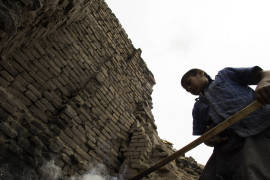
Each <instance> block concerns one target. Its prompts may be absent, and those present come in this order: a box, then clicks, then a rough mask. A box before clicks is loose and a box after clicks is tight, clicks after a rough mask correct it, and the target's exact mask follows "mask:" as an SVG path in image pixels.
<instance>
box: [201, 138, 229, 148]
mask: <svg viewBox="0 0 270 180" xmlns="http://www.w3.org/2000/svg"><path fill="white" fill-rule="evenodd" d="M227 140H228V137H221V136H218V135H217V136H214V137H212V138H211V139H209V140H207V141H205V142H204V144H205V145H207V146H210V147H213V146H216V145H218V144H220V143H223V142H225V141H227Z"/></svg>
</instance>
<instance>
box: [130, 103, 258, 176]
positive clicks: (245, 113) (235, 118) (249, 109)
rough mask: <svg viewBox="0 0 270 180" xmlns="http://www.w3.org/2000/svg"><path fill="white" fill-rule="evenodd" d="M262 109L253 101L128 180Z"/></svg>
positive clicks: (153, 168)
mask: <svg viewBox="0 0 270 180" xmlns="http://www.w3.org/2000/svg"><path fill="white" fill-rule="evenodd" d="M262 107H263V105H262V104H261V103H259V102H258V101H254V102H252V103H250V104H249V105H248V106H246V107H245V108H243V109H242V110H240V111H238V112H236V113H235V114H233V115H232V116H230V117H229V118H227V119H226V120H225V121H223V122H221V123H219V124H218V125H217V126H215V127H213V128H212V129H210V130H208V131H207V132H205V133H204V134H203V135H201V136H200V137H199V138H197V139H195V140H194V141H192V142H191V143H189V144H188V145H186V146H185V147H183V148H182V149H180V150H178V151H176V152H175V153H173V154H172V155H170V156H168V157H166V158H165V159H163V160H161V161H160V162H158V163H157V164H155V165H153V166H152V167H150V168H148V169H146V170H144V171H142V172H141V173H139V174H138V175H136V176H134V177H133V178H131V179H129V180H139V179H141V178H142V177H145V176H147V175H148V174H150V173H152V172H153V171H155V170H157V169H159V168H160V167H162V166H164V165H166V164H168V163H169V162H171V161H173V160H175V159H177V158H178V157H179V156H181V155H184V154H185V153H186V152H188V151H190V150H191V149H193V148H195V147H196V146H198V145H199V144H201V143H203V142H204V141H207V140H209V139H211V138H212V137H214V136H215V135H217V134H218V133H220V132H222V131H223V130H225V129H226V128H228V127H230V126H232V125H233V124H235V123H236V122H238V121H240V120H241V119H243V118H245V117H246V116H248V115H249V114H250V113H252V112H254V111H256V110H258V109H260V108H262Z"/></svg>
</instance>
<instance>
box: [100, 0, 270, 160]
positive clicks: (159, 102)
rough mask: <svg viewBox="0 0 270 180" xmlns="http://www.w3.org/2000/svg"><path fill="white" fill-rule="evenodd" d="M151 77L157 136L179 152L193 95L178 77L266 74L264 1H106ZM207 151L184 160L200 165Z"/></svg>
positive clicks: (268, 45) (267, 5) (268, 34)
mask: <svg viewBox="0 0 270 180" xmlns="http://www.w3.org/2000/svg"><path fill="white" fill-rule="evenodd" d="M105 1H106V2H107V3H108V5H109V7H110V8H111V9H112V11H113V12H114V14H115V15H116V17H117V18H118V19H119V21H120V23H121V24H122V26H123V28H124V29H125V30H126V32H127V34H128V36H129V38H130V39H131V41H132V43H133V45H134V46H135V47H136V48H141V49H142V58H143V59H144V60H145V62H146V63H147V66H148V68H149V69H150V70H151V71H152V73H153V74H154V77H155V79H156V85H155V86H154V92H153V95H152V97H153V103H154V108H153V114H154V117H155V121H156V124H157V127H158V129H157V130H158V134H159V136H160V137H161V138H162V139H166V140H168V141H170V142H172V143H173V144H174V148H176V149H180V148H181V147H183V146H185V145H186V144H188V143H189V142H191V141H192V140H194V139H195V138H197V137H195V136H192V135H191V134H192V117H191V111H192V107H193V103H194V99H195V98H196V97H195V96H192V95H190V94H188V93H187V92H185V90H183V89H182V88H181V86H180V79H181V76H182V75H183V73H185V72H186V71H187V70H189V69H191V68H194V67H196V68H201V69H204V70H205V71H206V72H208V74H210V75H211V76H212V77H214V75H215V74H216V73H217V71H219V70H221V69H222V68H224V67H248V66H254V65H259V66H261V67H262V68H263V69H270V63H269V59H270V51H269V49H270V23H269V19H270V11H269V9H270V2H269V1H267V0H256V1H255V0H226V1H225V0H188V1H187V0H168V1H162V0H136V1H134V0H105ZM211 152H212V148H209V147H207V146H205V145H200V146H199V147H197V148H196V149H194V150H192V151H190V152H189V153H187V154H186V156H192V157H194V158H195V159H196V161H198V162H199V163H201V164H205V163H206V161H207V160H208V158H209V156H210V155H211Z"/></svg>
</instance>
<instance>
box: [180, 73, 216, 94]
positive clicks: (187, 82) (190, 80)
mask: <svg viewBox="0 0 270 180" xmlns="http://www.w3.org/2000/svg"><path fill="white" fill-rule="evenodd" d="M210 79H211V78H210V77H209V75H208V74H206V73H205V72H204V71H203V70H201V69H191V70H189V71H188V72H186V73H185V74H184V75H183V77H182V79H181V85H182V86H183V88H184V89H186V90H187V91H188V92H190V93H191V94H193V95H199V94H200V93H201V92H203V90H204V88H205V87H206V86H207V85H208V84H209V80H210Z"/></svg>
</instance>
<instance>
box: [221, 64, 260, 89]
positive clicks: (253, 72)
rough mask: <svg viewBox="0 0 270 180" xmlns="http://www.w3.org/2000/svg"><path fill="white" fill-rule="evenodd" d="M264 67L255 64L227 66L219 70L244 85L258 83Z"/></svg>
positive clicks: (228, 77)
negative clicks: (246, 66) (235, 66)
mask: <svg viewBox="0 0 270 180" xmlns="http://www.w3.org/2000/svg"><path fill="white" fill-rule="evenodd" d="M261 72H262V68H260V67H259V66H254V67H250V68H231V67H228V68H225V69H223V70H221V71H220V72H219V74H221V75H223V76H224V77H226V78H227V79H231V80H232V81H235V82H237V83H239V84H242V85H256V84H257V83H258V82H259V81H260V80H261Z"/></svg>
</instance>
